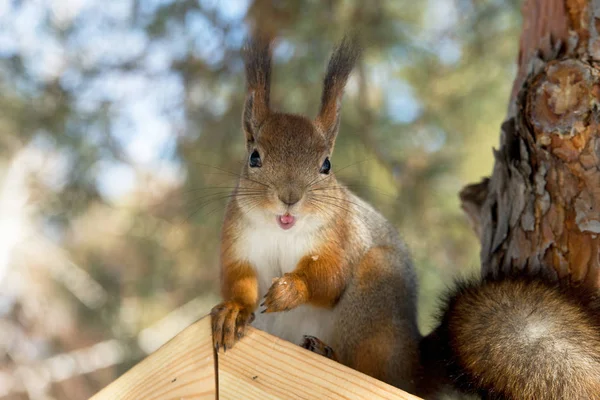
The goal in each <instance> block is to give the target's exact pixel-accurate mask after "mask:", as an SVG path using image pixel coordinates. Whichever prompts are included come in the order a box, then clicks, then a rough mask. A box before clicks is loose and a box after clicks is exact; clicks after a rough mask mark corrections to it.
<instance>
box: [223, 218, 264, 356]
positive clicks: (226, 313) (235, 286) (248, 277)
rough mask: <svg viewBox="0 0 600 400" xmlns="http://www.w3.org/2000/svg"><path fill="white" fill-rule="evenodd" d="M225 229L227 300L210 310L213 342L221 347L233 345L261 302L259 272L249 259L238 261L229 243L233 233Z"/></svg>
mask: <svg viewBox="0 0 600 400" xmlns="http://www.w3.org/2000/svg"><path fill="white" fill-rule="evenodd" d="M229 233H230V232H229V230H227V229H225V230H224V233H223V240H222V251H221V262H222V267H221V295H222V296H223V299H224V300H225V301H224V302H223V303H221V304H220V305H218V306H216V307H214V308H213V309H212V311H211V319H212V329H213V345H214V346H215V348H216V349H217V350H218V348H219V346H220V345H221V344H222V345H223V348H224V349H225V350H226V349H227V348H231V347H233V345H234V343H235V340H236V338H237V339H239V338H241V337H242V336H243V335H244V334H245V332H246V329H247V327H248V325H249V324H250V323H251V322H252V321H253V320H254V310H255V309H256V305H257V303H258V282H257V279H256V271H255V270H254V268H253V267H252V266H251V265H250V264H248V263H247V262H240V261H235V259H234V257H233V254H232V253H231V251H230V249H231V246H230V245H229V243H230V241H231V239H232V236H231V235H230V234H229Z"/></svg>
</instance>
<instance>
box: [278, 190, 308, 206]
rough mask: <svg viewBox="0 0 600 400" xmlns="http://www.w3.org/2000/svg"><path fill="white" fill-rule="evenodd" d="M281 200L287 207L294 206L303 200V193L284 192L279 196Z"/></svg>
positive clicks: (294, 191)
mask: <svg viewBox="0 0 600 400" xmlns="http://www.w3.org/2000/svg"><path fill="white" fill-rule="evenodd" d="M278 197H279V200H281V202H282V203H283V204H285V205H286V206H293V205H294V204H296V203H297V202H299V201H300V199H301V198H302V193H300V192H299V191H296V190H293V189H291V188H290V189H287V190H283V191H281V192H280V193H279V195H278Z"/></svg>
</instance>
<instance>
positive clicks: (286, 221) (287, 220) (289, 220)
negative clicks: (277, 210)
mask: <svg viewBox="0 0 600 400" xmlns="http://www.w3.org/2000/svg"><path fill="white" fill-rule="evenodd" d="M279 221H280V222H281V223H282V224H286V225H287V224H291V223H292V222H294V217H293V216H291V215H289V214H285V215H282V216H281V217H279Z"/></svg>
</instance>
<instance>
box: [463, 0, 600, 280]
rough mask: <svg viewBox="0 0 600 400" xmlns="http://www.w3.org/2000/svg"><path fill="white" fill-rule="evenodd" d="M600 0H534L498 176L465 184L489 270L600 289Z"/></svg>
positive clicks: (527, 8) (526, 14)
mask: <svg viewBox="0 0 600 400" xmlns="http://www.w3.org/2000/svg"><path fill="white" fill-rule="evenodd" d="M599 34H600V0H525V4H524V6H523V32H522V34H521V40H520V50H519V57H518V72H517V77H516V79H515V82H514V86H513V91H512V94H511V99H510V103H509V109H508V115H507V118H506V120H505V122H504V123H503V125H502V127H501V134H500V148H499V150H495V151H494V157H495V165H494V169H493V172H492V176H491V177H489V178H486V179H484V180H483V181H482V182H480V183H477V184H472V185H469V186H467V187H465V188H464V189H463V191H462V192H461V200H462V204H463V209H464V210H465V211H466V213H467V214H468V216H469V217H470V219H471V221H472V223H473V225H474V228H475V230H476V232H477V234H478V235H479V237H480V240H481V245H482V247H481V263H482V270H481V272H482V275H483V276H489V275H492V276H498V275H503V274H507V273H511V274H512V273H526V274H549V275H551V276H552V277H554V278H556V279H559V280H561V281H564V282H566V283H568V284H572V285H579V284H583V285H589V286H592V287H595V288H599V287H600V110H599V104H600V37H599Z"/></svg>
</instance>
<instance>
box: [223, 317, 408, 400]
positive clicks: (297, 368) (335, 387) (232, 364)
mask: <svg viewBox="0 0 600 400" xmlns="http://www.w3.org/2000/svg"><path fill="white" fill-rule="evenodd" d="M218 365H219V376H218V379H219V399H220V400H230V399H232V400H233V399H248V400H250V399H261V400H262V399H399V400H400V399H402V400H418V399H419V398H418V397H415V396H412V395H410V394H408V393H406V392H403V391H401V390H399V389H396V388H395V387H392V386H390V385H388V384H386V383H383V382H381V381H378V380H376V379H373V378H371V377H369V376H367V375H364V374H361V373H360V372H357V371H355V370H352V369H350V368H348V367H345V366H343V365H342V364H339V363H337V362H335V361H332V360H329V359H327V358H325V357H322V356H319V355H317V354H314V353H312V352H310V351H308V350H305V349H303V348H301V347H299V346H296V345H294V344H292V343H289V342H286V341H284V340H281V339H279V338H277V337H274V336H271V335H269V334H267V333H265V332H262V331H259V330H256V329H250V330H249V333H248V334H247V335H246V336H245V337H244V338H243V339H242V340H241V341H240V342H238V343H237V344H236V345H235V347H234V348H233V349H231V350H229V351H227V353H223V352H222V351H221V352H220V353H219V355H218Z"/></svg>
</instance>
